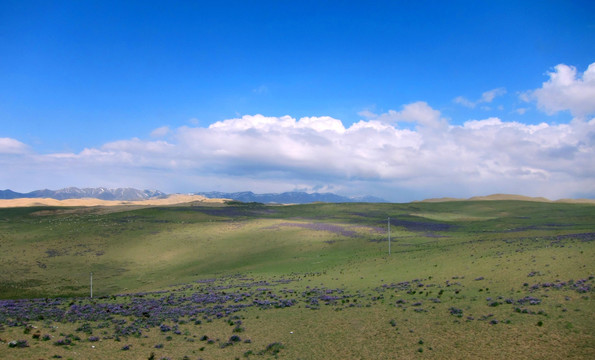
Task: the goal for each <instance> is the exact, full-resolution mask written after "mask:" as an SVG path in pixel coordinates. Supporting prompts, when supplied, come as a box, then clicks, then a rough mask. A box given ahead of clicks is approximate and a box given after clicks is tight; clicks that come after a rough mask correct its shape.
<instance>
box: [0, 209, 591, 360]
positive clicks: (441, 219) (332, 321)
mask: <svg viewBox="0 0 595 360" xmlns="http://www.w3.org/2000/svg"><path fill="white" fill-rule="evenodd" d="M387 217H390V218H391V220H392V224H393V225H392V227H391V235H392V246H391V250H392V254H391V255H390V256H389V255H388V254H387V251H388V244H387V242H386V235H387V234H386V219H387ZM593 233H595V206H593V205H588V204H561V203H538V202H524V201H475V202H463V201H460V202H458V201H454V202H443V203H410V204H311V205H295V206H264V205H260V204H237V203H234V204H231V205H216V206H210V207H201V206H173V207H152V208H141V209H133V210H127V209H126V208H118V209H105V208H14V209H0V298H3V299H14V298H31V297H84V296H88V293H89V284H88V282H89V273H90V272H93V285H94V295H95V296H108V295H114V294H120V293H135V292H140V291H157V290H168V291H169V290H171V289H172V288H171V287H170V286H172V285H176V284H187V283H192V282H193V281H196V280H198V279H206V278H218V279H227V277H228V276H232V275H235V274H242V275H241V276H244V277H250V278H254V279H257V280H263V281H268V282H272V281H273V280H275V279H281V278H288V279H292V282H291V283H289V284H286V285H285V284H280V285H275V286H272V290H273V291H281V289H283V288H284V287H287V288H290V289H292V290H294V291H295V292H296V293H299V292H304V291H308V289H310V288H312V287H326V288H328V289H335V288H340V289H344V291H346V292H347V293H349V294H351V295H353V296H354V298H356V299H359V303H358V306H355V307H349V306H347V305H348V304H346V303H343V304H339V305H334V306H322V307H320V309H319V310H311V309H308V308H306V307H305V303H300V304H299V305H298V306H293V307H290V308H286V309H272V310H264V311H263V310H257V309H255V308H247V309H245V310H243V311H242V312H240V313H239V315H240V316H241V318H242V321H243V323H244V324H245V331H244V332H243V333H241V334H239V335H240V336H241V337H242V338H243V339H244V338H250V339H251V340H252V342H251V343H249V344H248V343H243V342H242V343H240V344H236V345H233V346H228V347H221V346H218V344H220V343H221V342H224V341H225V339H228V338H229V337H230V336H231V335H233V333H232V328H230V327H229V326H228V325H227V324H226V322H225V321H224V320H225V319H214V320H213V321H212V322H203V323H202V324H200V325H195V324H193V323H191V322H190V323H187V324H182V325H180V329H181V330H182V331H183V332H185V333H186V335H184V336H179V335H178V336H173V337H172V339H171V340H167V339H166V335H165V334H161V333H160V332H159V330H158V329H157V330H156V329H152V330H148V331H147V332H146V333H145V335H144V336H146V337H144V336H143V337H139V338H136V337H130V338H126V339H122V340H121V342H117V341H114V340H109V339H106V340H101V341H100V342H98V343H94V344H90V343H85V342H84V341H80V342H77V343H75V344H73V345H70V346H68V347H66V348H62V347H56V346H54V345H52V344H51V343H50V342H43V341H37V340H34V339H32V338H31V335H30V334H29V335H25V334H24V333H23V327H22V326H16V327H12V326H8V325H7V324H5V325H4V326H2V327H1V328H0V339H1V340H3V341H5V342H8V341H11V340H16V339H21V338H23V339H28V340H29V343H30V345H31V346H30V347H29V348H25V349H15V348H9V347H8V345H7V344H3V343H1V342H0V358H3V359H4V358H6V359H18V358H50V357H51V356H53V355H54V354H55V355H60V356H63V358H89V359H93V358H96V359H100V358H148V357H149V355H150V353H151V352H154V353H155V358H156V359H159V358H161V357H163V356H168V357H170V358H172V359H174V358H176V359H178V358H179V359H181V358H183V357H184V356H185V355H186V356H188V357H189V358H199V357H202V358H223V359H228V358H272V357H275V356H277V357H279V358H287V359H297V358H307V359H323V358H324V359H326V358H349V359H359V358H361V359H370V358H437V357H438V358H469V357H472V358H486V359H491V358H534V359H542V358H577V359H578V358H589V357H591V358H592V357H594V356H595V325H593V322H592V319H593V316H594V315H595V311H594V310H595V303H594V302H593V290H590V291H588V292H586V293H578V292H576V291H574V290H573V289H571V288H567V287H566V288H563V289H560V290H554V289H550V288H544V287H542V288H538V289H536V290H530V289H529V286H530V285H532V284H543V283H548V282H551V283H555V282H556V281H569V280H578V279H587V278H589V277H590V276H593V275H595V263H594V261H593V259H595V245H594V243H595V242H594V240H595V235H594V234H593ZM229 279H230V280H224V281H226V283H229V284H234V283H235V282H238V281H239V280H237V279H238V278H237V277H234V278H229ZM234 279H235V280H234ZM414 279H416V280H419V281H420V282H421V283H423V284H424V286H423V287H420V288H419V289H416V290H415V293H412V292H411V291H410V292H406V291H401V290H398V289H395V288H392V287H391V284H397V283H400V282H404V281H409V282H411V281H412V280H414ZM589 281H590V283H591V284H592V283H593V280H592V279H590V280H589ZM525 284H527V285H528V286H527V285H525ZM382 285H386V288H383V287H382ZM193 286H194V287H193V289H198V285H193ZM382 289H384V290H382ZM181 291H182V293H183V292H184V291H185V292H188V293H189V294H190V293H191V291H194V290H181ZM525 296H535V297H538V298H539V299H540V300H541V303H540V304H539V305H536V306H525V307H524V308H526V309H528V310H530V311H532V312H533V313H534V314H531V313H522V312H518V311H515V307H518V308H523V307H522V306H519V305H518V304H507V303H506V302H505V300H506V299H514V300H515V302H516V301H517V300H518V299H521V298H523V297H525ZM488 298H490V299H491V300H487V299H488ZM80 299H81V300H77V301H83V302H84V301H88V300H82V298H80ZM436 299H438V300H436ZM399 300H402V301H403V302H404V305H403V304H401V306H399V302H398V301H399ZM105 301H111V300H109V298H108V300H105ZM113 301H125V300H122V299H119V298H114V300H113ZM494 302H498V304H494V306H491V305H490V304H493V303H494ZM416 303H421V304H420V305H415V306H414V305H413V304H416ZM352 304H353V303H352ZM496 305H497V306H496ZM450 308H456V309H460V310H461V311H462V316H461V317H460V318H459V317H457V316H453V315H451V313H450V310H449V309H450ZM416 309H418V310H419V311H416ZM540 311H541V314H538V312H540ZM469 318H472V319H469ZM127 320H129V321H130V319H127ZM392 320H394V322H393V323H394V324H395V326H393V325H391V321H392ZM492 320H497V321H498V322H497V324H492V323H490V321H492ZM34 325H35V326H37V327H38V329H40V331H42V333H45V332H48V333H49V334H52V335H53V334H55V335H56V336H58V335H59V333H60V332H63V333H64V334H68V333H73V332H74V329H75V328H76V326H77V324H70V323H59V324H57V323H51V324H50V323H44V322H43V321H40V322H38V323H36V324H34ZM78 325H80V324H78ZM55 326H58V328H59V329H55ZM92 326H93V327H97V326H98V324H93V325H92ZM113 327H114V325H113V324H110V325H109V326H108V328H107V329H113ZM94 331H95V332H94V333H98V334H101V331H107V330H99V329H96V330H94ZM109 331H111V330H109ZM109 331H108V332H109ZM205 333H207V334H209V337H212V338H213V339H216V338H218V339H220V342H218V343H216V344H212V345H206V344H205V343H204V342H200V341H199V340H197V339H198V338H199V337H200V336H202V335H204V334H205ZM188 339H193V341H190V340H188ZM275 342H279V343H281V344H283V347H282V348H279V349H277V350H278V353H276V354H273V353H272V352H273V350H271V349H269V352H267V351H266V348H267V346H268V345H269V344H272V343H275ZM156 343H163V344H164V347H163V348H161V349H155V348H154V344H156ZM126 344H131V345H132V347H131V348H130V350H127V351H123V350H121V348H122V347H123V346H124V345H126ZM91 345H93V346H96V347H95V348H91ZM201 347H204V348H203V349H202V350H201ZM259 353H260V355H259ZM123 354H125V356H124V355H123Z"/></svg>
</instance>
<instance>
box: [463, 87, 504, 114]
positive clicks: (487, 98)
mask: <svg viewBox="0 0 595 360" xmlns="http://www.w3.org/2000/svg"><path fill="white" fill-rule="evenodd" d="M504 94H506V89H505V88H503V87H499V88H496V89H492V90H488V91H486V92H484V93H483V94H481V97H480V98H479V99H478V100H476V101H471V100H469V99H467V98H466V97H464V96H457V97H456V98H454V100H453V101H454V102H455V103H457V104H460V105H463V106H465V107H468V108H474V107H476V106H477V105H479V104H487V103H491V102H492V101H494V99H495V98H496V97H498V96H502V95H504ZM484 108H485V109H486V110H489V109H490V108H489V107H484Z"/></svg>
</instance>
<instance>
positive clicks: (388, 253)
mask: <svg viewBox="0 0 595 360" xmlns="http://www.w3.org/2000/svg"><path fill="white" fill-rule="evenodd" d="M388 254H389V255H390V217H389V218H388Z"/></svg>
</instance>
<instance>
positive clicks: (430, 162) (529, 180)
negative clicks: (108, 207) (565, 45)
mask: <svg viewBox="0 0 595 360" xmlns="http://www.w3.org/2000/svg"><path fill="white" fill-rule="evenodd" d="M594 71H595V64H592V65H591V66H590V67H589V69H588V70H587V71H586V72H585V73H584V74H583V76H582V78H577V77H576V72H575V70H573V68H571V67H567V66H562V65H558V66H557V67H556V73H555V74H553V73H552V74H550V80H549V81H547V82H545V83H544V84H543V86H542V87H541V88H539V89H536V90H533V91H530V92H527V94H528V95H527V96H528V97H529V98H530V99H533V101H535V102H536V104H537V106H538V108H540V109H543V110H544V111H546V112H548V113H549V112H552V111H560V110H564V109H566V110H570V111H571V112H572V113H573V114H575V115H576V116H577V117H576V118H575V119H574V120H572V121H571V122H569V123H567V124H548V123H546V122H543V123H540V124H537V125H530V124H523V123H519V122H512V121H505V120H502V119H500V118H497V117H489V118H485V119H473V120H468V121H466V122H464V123H462V124H460V125H454V124H452V123H450V122H449V121H448V120H447V119H446V118H445V117H444V116H443V115H442V113H441V112H440V111H439V110H436V109H434V108H432V107H431V106H430V105H429V104H427V103H425V102H422V101H420V102H414V103H410V104H406V105H404V106H402V107H401V109H399V110H389V111H387V112H385V113H381V114H375V113H372V112H370V111H364V112H361V113H360V115H362V117H363V119H362V120H360V121H359V122H356V123H354V124H352V125H351V126H348V127H345V125H344V123H343V122H342V121H341V120H339V119H335V118H332V117H328V116H321V117H302V118H299V119H297V118H294V117H291V116H281V117H274V116H272V117H271V116H264V115H260V114H256V115H245V116H242V117H237V118H233V119H227V120H224V121H219V122H215V123H213V124H211V125H210V126H208V127H201V126H192V127H190V126H183V127H179V128H175V129H170V128H169V127H160V128H157V129H154V130H153V131H152V132H151V136H150V139H138V138H133V139H124V140H120V141H115V142H110V143H106V144H104V145H103V146H101V147H98V148H87V149H84V150H83V151H81V152H79V153H53V154H38V153H35V152H32V151H31V150H30V149H29V147H28V146H27V145H25V144H23V143H21V142H20V141H18V140H15V139H11V138H0V166H2V167H3V168H4V169H10V171H4V172H2V174H1V175H0V182H1V183H2V184H18V186H14V185H10V187H13V190H17V191H30V190H33V189H37V188H43V187H50V188H52V187H53V188H60V187H64V186H71V185H72V186H81V187H84V186H112V187H118V186H135V187H140V188H158V189H160V190H163V191H167V192H189V191H210V190H221V191H241V190H252V191H256V192H280V191H289V190H294V189H300V190H316V189H325V190H326V191H333V192H337V193H340V194H345V195H364V194H365V195H375V196H380V197H383V198H385V199H387V200H389V201H410V200H416V199H418V200H419V199H423V198H429V197H437V196H453V197H468V196H473V195H486V194H493V193H515V194H521V195H528V196H545V197H548V198H550V199H559V198H567V197H595V118H591V119H590V120H589V119H588V118H587V115H589V114H592V113H594V112H595V105H594V103H595V101H594V100H593V99H595V97H592V98H591V99H587V98H585V97H584V96H583V95H582V94H583V93H582V92H580V94H579V92H578V90H576V89H580V90H581V91H586V92H589V91H591V86H592V81H593V72H594ZM501 92H502V91H495V92H488V93H484V94H483V95H482V99H484V100H485V101H486V102H487V101H491V100H493V96H497V95H498V94H499V93H501ZM486 94H487V95H486ZM552 94H558V95H559V94H563V95H564V96H561V97H558V96H554V95H552Z"/></svg>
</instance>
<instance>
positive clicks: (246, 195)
mask: <svg viewBox="0 0 595 360" xmlns="http://www.w3.org/2000/svg"><path fill="white" fill-rule="evenodd" d="M194 195H202V196H204V197H207V198H211V199H231V200H236V201H242V202H260V203H265V204H270V203H276V204H308V203H313V202H329V203H339V202H385V200H383V199H380V198H377V197H373V196H363V197H345V196H340V195H336V194H332V193H323V194H320V193H306V192H300V191H292V192H284V193H281V194H255V193H253V192H251V191H244V192H235V193H224V192H217V191H213V192H197V193H194ZM166 197H168V194H166V193H163V192H161V191H159V190H137V189H133V188H118V189H108V188H103V187H100V188H84V189H80V188H76V187H69V188H65V189H60V190H48V189H44V190H35V191H31V192H28V193H18V192H15V191H12V190H0V199H4V200H8V199H19V198H50V199H56V200H68V199H83V198H94V199H101V200H117V201H139V200H149V199H160V198H166Z"/></svg>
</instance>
